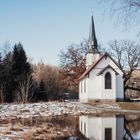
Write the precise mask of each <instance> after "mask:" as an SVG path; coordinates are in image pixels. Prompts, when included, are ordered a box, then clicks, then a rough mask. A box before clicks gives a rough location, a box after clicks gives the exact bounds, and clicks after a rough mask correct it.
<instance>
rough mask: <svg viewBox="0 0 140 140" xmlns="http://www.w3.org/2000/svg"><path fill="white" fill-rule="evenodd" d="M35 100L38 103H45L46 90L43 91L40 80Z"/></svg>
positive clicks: (42, 83) (42, 82) (43, 87)
mask: <svg viewBox="0 0 140 140" xmlns="http://www.w3.org/2000/svg"><path fill="white" fill-rule="evenodd" d="M37 100H38V101H47V93H46V89H45V83H44V81H43V80H42V79H41V81H40V85H39V92H38V95H37Z"/></svg>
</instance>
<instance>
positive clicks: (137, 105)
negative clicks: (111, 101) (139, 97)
mask: <svg viewBox="0 0 140 140" xmlns="http://www.w3.org/2000/svg"><path fill="white" fill-rule="evenodd" d="M118 105H119V106H120V108H121V109H122V110H139V111H140V102H118Z"/></svg>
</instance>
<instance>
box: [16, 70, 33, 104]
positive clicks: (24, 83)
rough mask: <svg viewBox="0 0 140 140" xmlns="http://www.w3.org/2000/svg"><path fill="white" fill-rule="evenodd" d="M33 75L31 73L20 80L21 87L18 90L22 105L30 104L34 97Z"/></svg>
mask: <svg viewBox="0 0 140 140" xmlns="http://www.w3.org/2000/svg"><path fill="white" fill-rule="evenodd" d="M32 86H33V82H32V75H31V74H30V73H28V74H26V76H25V75H24V76H21V77H20V79H19V87H18V89H17V92H18V94H17V95H18V97H17V98H18V101H19V102H22V103H27V102H30V101H31V99H32V98H33V96H34V93H33V92H32Z"/></svg>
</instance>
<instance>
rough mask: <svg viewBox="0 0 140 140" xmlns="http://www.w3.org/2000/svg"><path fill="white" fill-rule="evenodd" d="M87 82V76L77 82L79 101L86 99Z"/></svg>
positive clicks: (85, 100)
mask: <svg viewBox="0 0 140 140" xmlns="http://www.w3.org/2000/svg"><path fill="white" fill-rule="evenodd" d="M87 86H88V84H87V77H85V78H84V79H82V80H81V81H80V82H79V99H80V101H81V102H87V101H88V87H87Z"/></svg>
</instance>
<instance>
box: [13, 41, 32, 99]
mask: <svg viewBox="0 0 140 140" xmlns="http://www.w3.org/2000/svg"><path fill="white" fill-rule="evenodd" d="M11 75H12V79H13V87H14V90H13V94H14V96H15V97H16V98H15V99H16V100H18V101H19V102H27V101H28V99H29V98H28V97H29V92H31V88H32V76H31V66H30V64H29V63H28V62H27V56H26V53H25V51H24V49H23V46H22V44H21V43H18V44H15V46H14V49H13V58H12V70H11Z"/></svg>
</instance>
